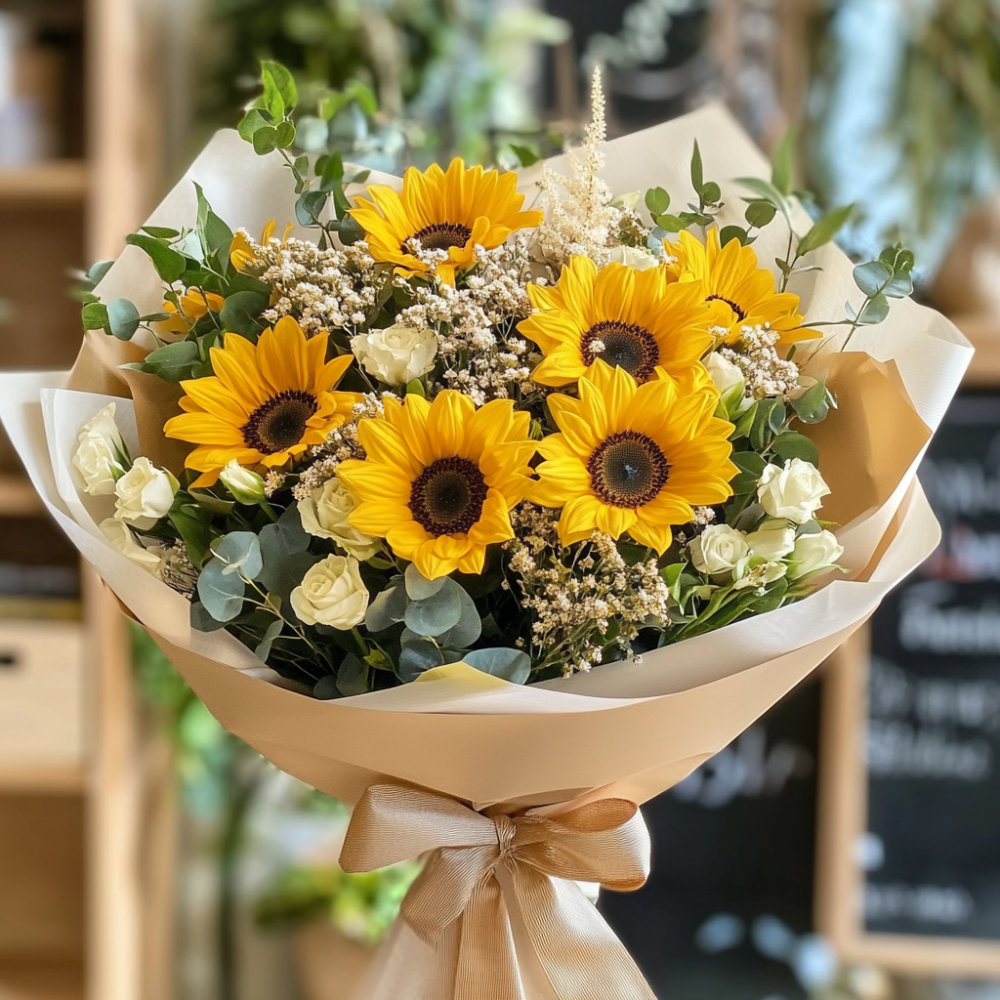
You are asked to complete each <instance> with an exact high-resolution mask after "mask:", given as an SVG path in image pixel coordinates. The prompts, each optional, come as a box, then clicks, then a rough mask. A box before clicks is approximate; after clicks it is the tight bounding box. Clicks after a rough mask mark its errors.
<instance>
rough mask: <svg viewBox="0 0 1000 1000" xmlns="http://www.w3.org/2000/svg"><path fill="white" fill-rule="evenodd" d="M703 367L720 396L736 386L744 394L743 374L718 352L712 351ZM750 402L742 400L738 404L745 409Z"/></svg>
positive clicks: (744, 381)
mask: <svg viewBox="0 0 1000 1000" xmlns="http://www.w3.org/2000/svg"><path fill="white" fill-rule="evenodd" d="M705 367H706V368H707V369H708V374H709V375H710V376H711V378H712V381H713V382H714V383H715V388H716V389H718V390H719V393H720V395H723V396H724V395H725V394H726V393H727V392H729V390H730V389H732V388H733V387H734V386H737V385H738V386H739V387H740V392H745V389H746V384H747V380H746V379H745V378H744V377H743V372H741V371H740V369H739V366H737V365H734V364H733V363H732V361H729V360H727V359H726V358H724V357H723V356H722V355H721V354H720V353H719V352H718V351H712V353H711V354H710V355H709V356H708V358H707V359H706V361H705ZM752 402H753V400H752V399H746V398H744V400H743V402H742V403H741V404H740V405H741V408H742V409H747V408H748V407H749V406H750V404H751V403H752Z"/></svg>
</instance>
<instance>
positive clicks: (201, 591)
mask: <svg viewBox="0 0 1000 1000" xmlns="http://www.w3.org/2000/svg"><path fill="white" fill-rule="evenodd" d="M228 568H229V567H228V566H227V565H226V564H225V563H224V562H222V561H221V560H220V559H213V560H211V561H210V562H209V563H207V564H206V565H205V568H204V569H203V570H202V571H201V575H200V576H199V577H198V597H199V598H201V603H202V604H203V605H204V607H205V610H206V611H207V612H208V613H209V614H210V615H211V616H212V617H213V618H214V619H215V620H216V621H217V622H229V621H232V620H233V619H234V618H235V617H237V615H239V613H240V611H241V610H242V608H243V594H244V592H245V591H246V584H245V583H244V582H243V580H242V579H241V578H240V575H239V574H238V573H226V570H227V569H228Z"/></svg>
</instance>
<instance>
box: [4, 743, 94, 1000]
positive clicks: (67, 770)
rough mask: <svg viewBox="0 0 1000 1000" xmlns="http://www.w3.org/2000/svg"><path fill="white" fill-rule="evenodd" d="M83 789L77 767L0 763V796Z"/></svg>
mask: <svg viewBox="0 0 1000 1000" xmlns="http://www.w3.org/2000/svg"><path fill="white" fill-rule="evenodd" d="M86 787H87V773H86V770H85V769H84V767H83V766H81V765H74V764H8V763H3V762H0V795H9V794H16V795H22V794H47V795H81V794H83V792H85V791H86ZM0 997H3V992H2V990H0ZM4 1000H6V998H4Z"/></svg>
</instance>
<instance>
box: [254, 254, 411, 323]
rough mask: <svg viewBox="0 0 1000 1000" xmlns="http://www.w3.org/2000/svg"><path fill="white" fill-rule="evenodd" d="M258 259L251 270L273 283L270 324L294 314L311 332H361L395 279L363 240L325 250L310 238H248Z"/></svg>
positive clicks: (268, 315) (271, 284)
mask: <svg viewBox="0 0 1000 1000" xmlns="http://www.w3.org/2000/svg"><path fill="white" fill-rule="evenodd" d="M246 242H247V244H248V246H249V248H250V251H251V252H252V253H253V256H254V261H255V263H254V264H253V265H251V268H250V270H251V272H252V273H253V274H254V275H255V276H256V277H258V278H260V280H261V281H264V282H266V283H267V284H269V285H270V286H271V288H272V290H273V291H272V296H271V306H270V308H269V309H267V311H265V312H264V314H263V318H264V319H265V320H266V321H267V322H268V323H276V322H277V321H278V320H279V319H281V317H282V316H294V317H295V318H296V319H297V320H298V323H299V326H301V327H302V329H303V331H305V334H306V336H314V335H315V334H317V333H320V332H321V331H323V330H339V329H343V330H346V331H347V332H348V333H356V332H357V331H358V330H359V329H360V328H361V327H362V326H363V325H364V323H365V321H366V320H367V319H368V317H369V316H370V315H371V314H372V312H374V311H375V309H376V308H377V305H378V299H379V295H380V293H381V290H382V287H383V285H384V283H385V282H386V281H387V280H391V279H390V278H389V275H388V273H387V272H388V271H389V270H390V269H387V268H386V267H385V266H384V265H380V264H378V263H377V262H376V261H375V260H374V259H373V258H372V256H371V254H370V253H368V249H367V247H366V246H365V245H364V244H362V243H356V244H355V245H354V246H350V247H344V248H342V249H341V248H331V249H327V250H320V249H319V247H317V246H315V245H314V244H313V243H308V242H306V241H305V240H297V239H287V240H284V241H281V240H278V239H271V240H269V241H268V242H267V243H266V244H260V243H256V242H254V241H253V240H252V239H251V238H250V237H246Z"/></svg>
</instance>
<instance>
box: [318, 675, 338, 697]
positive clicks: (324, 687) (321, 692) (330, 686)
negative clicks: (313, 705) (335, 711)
mask: <svg viewBox="0 0 1000 1000" xmlns="http://www.w3.org/2000/svg"><path fill="white" fill-rule="evenodd" d="M313 697H314V698H318V699H319V700H320V701H332V700H333V699H334V698H339V697H340V691H339V690H338V689H337V678H336V677H334V676H333V675H332V674H330V675H328V676H326V677H321V678H320V679H319V680H318V681H316V686H315V687H314V688H313Z"/></svg>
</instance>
